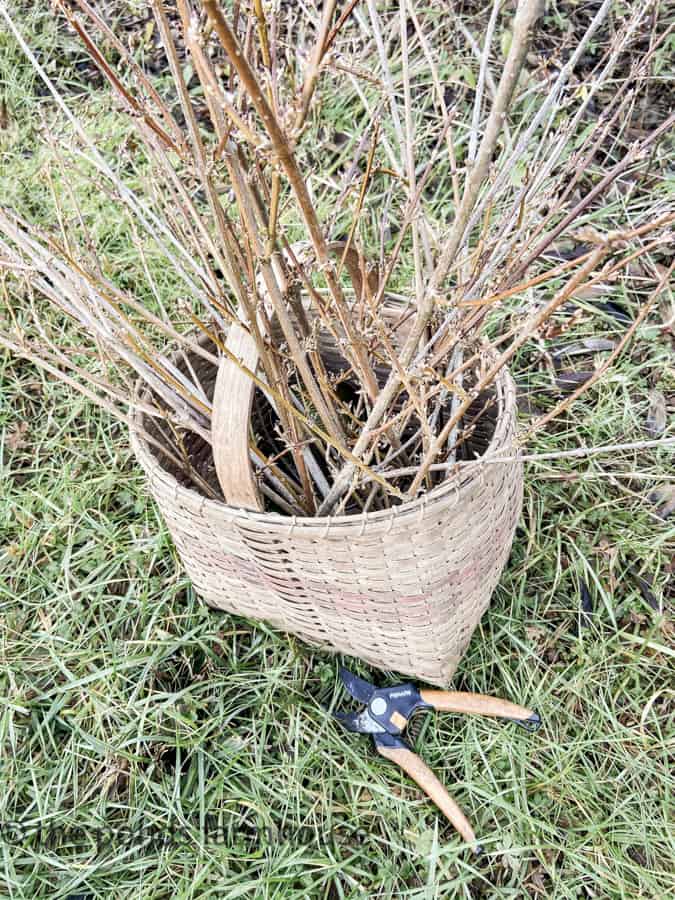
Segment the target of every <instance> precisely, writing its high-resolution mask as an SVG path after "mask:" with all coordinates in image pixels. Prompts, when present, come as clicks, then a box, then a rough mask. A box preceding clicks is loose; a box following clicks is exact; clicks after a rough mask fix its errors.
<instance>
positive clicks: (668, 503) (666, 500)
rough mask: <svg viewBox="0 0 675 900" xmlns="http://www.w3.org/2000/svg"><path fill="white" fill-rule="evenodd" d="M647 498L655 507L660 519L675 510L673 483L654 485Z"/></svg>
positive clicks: (674, 488) (674, 486)
mask: <svg viewBox="0 0 675 900" xmlns="http://www.w3.org/2000/svg"><path fill="white" fill-rule="evenodd" d="M649 499H650V500H651V502H652V503H653V504H654V506H655V507H656V512H657V514H658V515H659V516H660V517H661V518H662V519H667V518H668V516H670V515H672V514H673V513H674V512H675V484H662V485H659V486H658V487H655V488H654V490H653V491H652V492H651V494H649Z"/></svg>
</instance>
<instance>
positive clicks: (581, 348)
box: [551, 338, 616, 358]
mask: <svg viewBox="0 0 675 900" xmlns="http://www.w3.org/2000/svg"><path fill="white" fill-rule="evenodd" d="M615 347H616V342H615V341H610V340H608V339H607V338H586V339H585V340H583V341H579V342H578V343H576V344H566V345H565V346H563V347H557V348H556V349H555V350H551V356H553V357H555V358H557V357H559V356H579V355H581V354H586V353H600V352H601V351H603V350H613V349H614V348H615Z"/></svg>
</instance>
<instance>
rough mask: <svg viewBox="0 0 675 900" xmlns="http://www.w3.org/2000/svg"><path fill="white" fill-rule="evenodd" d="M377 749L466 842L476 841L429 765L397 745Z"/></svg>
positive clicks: (472, 842)
mask: <svg viewBox="0 0 675 900" xmlns="http://www.w3.org/2000/svg"><path fill="white" fill-rule="evenodd" d="M441 693H442V692H441ZM377 749H378V751H379V752H380V755H381V756H384V758H385V759H390V760H391V761H392V762H395V763H398V765H399V766H400V767H401V768H402V769H403V771H404V772H406V773H407V774H408V775H409V776H410V777H411V778H412V780H413V781H414V782H416V783H417V784H418V785H419V786H420V787H421V788H422V790H423V791H424V793H425V794H426V795H427V797H429V798H430V799H431V800H433V801H434V803H435V804H436V806H437V807H438V808H439V809H440V811H441V812H442V813H443V815H444V816H445V817H446V818H447V820H448V821H449V822H450V823H451V825H452V826H453V827H454V828H456V829H457V831H458V832H459V833H460V834H461V835H462V837H463V838H464V840H465V841H466V842H467V844H475V843H476V835H475V834H474V830H473V828H472V827H471V825H470V824H469V820H468V819H467V817H466V816H465V815H464V813H463V812H462V810H461V809H460V808H459V806H458V805H457V804H456V803H455V801H454V800H453V799H452V797H451V796H450V794H448V792H447V791H446V789H445V787H444V786H443V785H442V784H441V782H440V781H439V780H438V778H436V776H435V775H434V773H433V772H432V771H431V769H430V768H429V766H428V765H427V764H426V763H424V762H423V761H422V760H421V759H420V758H419V756H418V755H417V754H416V753H413V752H412V750H405V749H403V748H399V747H378V748H377Z"/></svg>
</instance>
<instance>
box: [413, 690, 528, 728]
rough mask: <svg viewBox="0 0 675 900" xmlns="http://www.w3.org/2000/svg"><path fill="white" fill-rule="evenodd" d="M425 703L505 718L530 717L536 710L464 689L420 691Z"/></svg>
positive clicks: (439, 708) (449, 710)
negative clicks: (471, 692)
mask: <svg viewBox="0 0 675 900" xmlns="http://www.w3.org/2000/svg"><path fill="white" fill-rule="evenodd" d="M420 696H421V697H422V700H424V702H425V703H430V704H431V706H433V707H434V709H438V710H440V711H441V712H455V713H464V714H467V715H475V716H496V717H498V718H503V719H522V720H523V721H525V720H527V719H530V718H531V717H532V716H533V715H534V710H531V709H527V708H526V707H524V706H518V704H517V703H509V701H508V700H500V699H499V698H498V697H488V696H487V695H486V694H468V693H464V692H462V691H425V690H422V691H420Z"/></svg>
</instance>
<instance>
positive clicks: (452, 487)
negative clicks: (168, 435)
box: [129, 366, 521, 532]
mask: <svg viewBox="0 0 675 900" xmlns="http://www.w3.org/2000/svg"><path fill="white" fill-rule="evenodd" d="M494 383H495V387H496V389H497V408H498V414H497V424H496V427H495V430H494V434H493V435H492V438H491V439H490V443H489V444H488V446H487V448H486V450H485V453H484V454H483V455H482V456H481V457H480V458H479V459H476V460H475V461H473V460H472V461H471V463H474V464H472V465H469V466H466V467H465V468H464V469H463V470H462V469H461V468H460V470H459V471H457V472H453V473H451V474H450V475H448V476H447V477H446V478H445V480H444V481H443V482H442V483H441V484H439V485H436V487H434V488H433V489H432V490H431V491H429V492H428V493H426V494H422V495H421V496H419V497H416V498H415V499H414V500H408V501H406V502H405V503H401V504H399V505H398V506H392V507H390V508H389V509H380V510H374V511H372V512H367V513H361V514H360V515H359V514H352V515H345V514H342V515H336V516H331V515H329V516H288V515H284V514H283V513H279V512H268V511H262V512H259V511H257V510H250V509H246V508H245V507H239V506H233V505H231V504H229V503H226V502H225V501H224V500H214V499H212V498H210V497H206V496H204V495H203V494H200V493H199V492H198V491H196V490H195V489H194V488H192V487H188V486H186V485H183V484H181V483H180V482H179V481H178V480H177V479H176V478H175V477H174V476H173V475H172V474H171V473H170V472H169V471H168V470H167V469H166V468H165V466H163V465H162V464H161V463H160V461H159V459H158V457H157V456H156V455H155V454H154V453H153V452H152V450H151V449H150V447H149V446H148V443H147V441H146V440H145V439H144V437H143V436H142V433H141V432H140V431H137V430H136V429H135V428H132V429H130V432H129V438H130V443H131V447H132V449H133V451H134V453H135V455H136V457H137V459H138V460H139V462H140V463H141V465H142V467H143V469H144V470H145V472H146V474H147V475H148V476H149V477H150V478H152V477H153V476H160V477H161V480H162V481H163V482H164V483H165V484H168V485H169V486H170V489H171V493H172V494H173V496H174V499H175V500H176V501H181V500H182V501H183V502H184V503H185V504H186V505H187V506H189V507H192V506H195V505H196V504H198V506H199V509H200V510H201V511H202V512H207V511H208V510H212V511H213V512H214V513H216V514H217V515H222V514H223V513H230V514H234V515H236V516H238V517H239V516H240V517H242V518H244V519H246V520H247V521H249V522H250V523H251V524H253V525H262V526H265V525H266V526H268V527H273V528H274V529H276V528H278V527H279V526H280V525H284V526H285V527H292V528H293V529H296V528H297V529H303V530H309V529H311V530H317V529H320V530H322V531H324V532H325V530H326V529H327V528H328V527H331V528H333V527H334V526H341V527H347V526H349V527H353V528H358V529H364V528H365V527H366V526H367V525H368V524H371V523H372V524H375V523H378V524H382V523H386V522H388V521H389V522H393V520H394V519H396V518H399V517H404V516H407V515H409V514H410V513H414V514H417V515H418V516H419V515H424V512H425V511H430V510H429V507H432V506H435V505H436V504H437V503H439V502H442V501H444V500H446V498H447V497H448V495H449V494H451V493H455V494H456V495H457V496H458V495H459V492H460V491H461V490H463V489H465V488H466V487H467V486H468V485H469V484H471V483H473V482H474V481H475V480H476V479H478V478H483V477H484V464H485V463H486V462H488V458H489V456H490V455H498V453H497V454H495V451H498V452H499V451H503V450H504V448H505V445H506V438H507V434H505V432H507V431H508V425H509V422H510V419H511V417H512V416H515V410H516V390H515V383H514V381H513V378H512V376H511V373H510V372H509V370H508V368H507V367H506V366H505V367H504V368H503V369H502V370H501V371H500V372H499V374H498V375H497V378H496V379H495V382H494ZM147 394H148V388H147V386H146V385H145V383H144V382H143V380H142V379H140V378H139V379H138V380H137V382H136V390H135V396H136V397H137V398H138V399H141V400H142V399H144V398H145V397H146V396H147ZM131 418H132V421H133V422H134V424H138V425H139V426H142V425H143V418H144V413H143V412H142V411H141V410H140V409H139V408H138V407H136V408H135V409H134V410H133V413H132V417H131ZM510 449H511V451H512V455H513V456H514V457H515V458H516V459H514V462H517V460H518V458H519V457H520V455H521V450H520V448H519V447H512V448H510ZM481 463H483V465H481ZM160 473H161V475H160Z"/></svg>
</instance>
